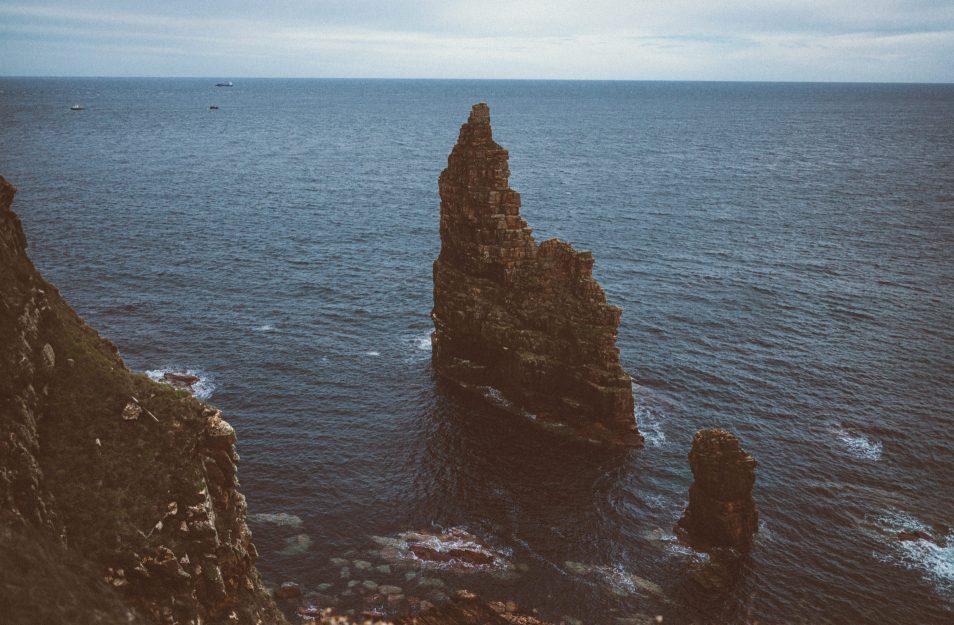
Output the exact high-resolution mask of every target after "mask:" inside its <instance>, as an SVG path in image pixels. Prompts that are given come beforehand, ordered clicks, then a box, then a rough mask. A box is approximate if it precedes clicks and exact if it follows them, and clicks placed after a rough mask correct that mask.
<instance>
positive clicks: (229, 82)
mask: <svg viewBox="0 0 954 625" xmlns="http://www.w3.org/2000/svg"><path fill="white" fill-rule="evenodd" d="M215 86H216V87H231V86H232V81H231V80H230V81H228V82H217V83H215Z"/></svg>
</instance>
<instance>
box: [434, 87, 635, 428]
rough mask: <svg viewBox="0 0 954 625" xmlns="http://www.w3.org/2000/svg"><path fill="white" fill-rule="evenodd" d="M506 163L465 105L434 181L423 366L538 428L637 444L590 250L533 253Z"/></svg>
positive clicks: (612, 322) (545, 248)
mask: <svg viewBox="0 0 954 625" xmlns="http://www.w3.org/2000/svg"><path fill="white" fill-rule="evenodd" d="M507 161H508V154H507V150H505V149H503V148H502V147H500V146H499V145H497V143H495V142H494V140H493V136H492V133H491V128H490V110H489V109H488V107H487V105H486V104H476V105H474V107H473V110H472V111H471V113H470V118H469V119H468V120H467V123H466V124H464V125H463V126H462V127H461V129H460V136H459V139H458V142H457V145H455V146H454V149H453V151H452V152H451V154H450V156H449V157H448V159H447V169H445V170H444V171H443V172H442V173H441V176H440V181H439V187H440V196H441V217H440V234H441V252H440V255H439V257H438V258H437V260H436V261H435V263H434V309H433V312H432V318H433V321H434V332H433V334H432V335H431V344H432V360H433V363H434V366H435V368H436V370H437V371H438V372H439V373H440V374H441V375H442V376H444V377H445V378H447V379H450V380H452V381H454V382H456V383H458V384H459V385H461V386H463V387H464V388H467V389H470V390H480V389H483V391H484V392H485V394H486V393H490V394H492V395H496V394H498V393H499V394H500V395H501V397H500V401H498V403H499V404H501V405H503V406H505V407H511V408H513V409H514V410H515V411H517V412H522V413H530V414H532V415H534V416H535V417H536V418H537V419H538V420H540V421H541V422H543V423H548V424H553V425H558V426H565V427H564V429H566V427H568V428H569V431H571V432H573V433H575V434H577V435H578V436H581V437H583V438H586V439H590V440H597V441H600V442H606V443H613V444H621V445H628V446H641V445H642V444H643V437H642V436H641V435H640V434H639V432H638V431H637V429H636V420H635V417H634V413H633V394H632V380H631V378H630V376H629V375H627V374H626V372H625V371H623V368H622V367H621V366H620V360H619V349H618V348H617V347H616V333H617V328H618V326H619V319H620V314H621V310H620V309H619V308H618V307H616V306H613V305H611V304H608V303H607V301H606V296H605V294H604V293H603V289H602V288H601V287H600V285H599V284H598V283H597V282H596V280H594V279H593V277H592V269H593V255H592V254H591V253H590V252H586V251H577V250H575V249H573V247H572V246H570V245H569V244H568V243H565V242H563V241H558V240H555V239H551V240H549V241H544V242H543V243H541V244H539V245H537V243H536V242H535V241H534V239H533V236H532V235H531V229H530V228H529V227H528V226H527V222H526V221H524V219H523V217H521V216H520V195H519V194H518V193H517V192H516V191H514V190H513V189H511V188H510V187H509V185H508V179H509V176H510V170H509V168H508V164H507ZM488 389H489V390H488Z"/></svg>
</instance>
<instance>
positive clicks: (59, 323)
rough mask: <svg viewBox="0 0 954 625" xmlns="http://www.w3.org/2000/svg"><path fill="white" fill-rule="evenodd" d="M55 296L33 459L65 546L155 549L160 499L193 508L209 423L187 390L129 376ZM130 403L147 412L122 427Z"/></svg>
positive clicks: (93, 551) (101, 554) (45, 331)
mask: <svg viewBox="0 0 954 625" xmlns="http://www.w3.org/2000/svg"><path fill="white" fill-rule="evenodd" d="M56 299H57V300H58V301H56V302H55V303H54V306H53V314H52V315H51V318H50V320H49V321H48V323H47V324H46V326H45V327H43V328H42V330H41V332H42V335H43V336H45V337H47V340H49V342H50V343H51V345H52V346H53V349H54V352H55V354H56V365H55V367H54V370H53V373H52V374H51V376H50V377H49V382H48V388H47V393H46V395H45V396H42V395H41V397H42V413H43V415H44V416H43V418H42V420H41V421H40V423H39V424H38V428H39V438H40V441H41V445H40V458H39V460H40V464H41V466H42V468H43V471H44V474H45V478H46V483H47V484H48V485H49V486H50V488H51V490H52V491H53V494H54V497H55V498H56V503H57V510H58V512H59V514H60V516H61V520H63V521H64V522H65V525H66V527H67V528H68V533H67V540H68V543H69V545H70V546H71V547H72V548H75V549H78V550H79V551H81V552H83V553H86V554H87V555H89V556H92V557H94V558H96V559H101V560H104V561H108V560H109V557H110V554H112V553H115V552H117V551H118V550H120V549H121V548H122V550H123V551H126V550H128V549H130V548H131V549H132V550H134V551H137V552H140V551H141V550H142V549H143V548H144V547H146V546H155V545H154V543H156V542H158V541H159V539H158V536H157V534H158V533H157V532H154V531H153V528H154V527H155V525H156V523H157V522H158V521H159V520H160V519H162V517H163V516H164V514H165V511H166V510H165V508H164V506H165V505H166V504H167V503H169V502H172V501H177V502H178V504H179V505H186V504H194V503H196V501H197V500H198V495H197V494H198V491H199V490H200V488H202V485H203V482H202V476H201V475H200V472H201V464H200V463H199V462H198V461H197V460H196V458H195V454H194V448H195V445H196V442H197V441H198V440H199V437H200V435H201V430H202V429H203V427H204V426H205V421H206V419H205V418H204V417H202V416H201V409H202V405H201V404H200V403H199V402H197V401H196V400H194V399H192V398H191V397H190V396H189V395H188V393H185V392H184V391H177V390H175V389H173V388H171V387H169V386H167V385H164V384H158V383H156V382H153V381H152V380H150V379H148V378H147V377H146V376H144V375H141V374H133V373H131V372H129V371H128V370H127V369H126V368H125V367H124V366H123V364H122V361H121V360H120V359H119V357H118V355H117V354H116V353H115V351H114V348H113V347H112V345H111V344H110V343H109V342H107V341H105V340H103V339H102V338H100V337H99V336H98V335H97V334H96V333H95V332H94V331H93V330H92V329H90V328H89V327H88V326H86V324H85V323H83V322H82V321H81V320H80V319H79V317H78V316H76V314H75V313H74V312H73V311H72V309H70V308H69V307H68V306H67V305H66V304H65V302H63V301H62V300H59V298H56ZM134 397H135V398H136V399H137V400H139V402H140V404H141V405H142V407H143V408H144V410H143V412H142V414H141V415H140V416H139V418H138V419H136V420H132V421H126V420H124V419H123V418H122V411H123V408H124V407H125V406H126V404H127V402H130V401H132V400H133V399H132V398H134ZM147 411H148V412H147ZM148 413H152V414H153V415H155V417H156V419H158V422H157V421H156V420H154V419H153V418H152V417H151V416H149V414H148ZM97 440H98V441H99V443H97Z"/></svg>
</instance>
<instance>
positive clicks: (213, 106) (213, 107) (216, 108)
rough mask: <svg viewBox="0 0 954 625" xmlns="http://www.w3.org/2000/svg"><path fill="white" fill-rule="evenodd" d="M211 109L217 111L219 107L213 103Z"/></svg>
mask: <svg viewBox="0 0 954 625" xmlns="http://www.w3.org/2000/svg"><path fill="white" fill-rule="evenodd" d="M209 110H210V111H217V110H219V107H217V106H216V105H214V104H213V105H212V106H210V107H209Z"/></svg>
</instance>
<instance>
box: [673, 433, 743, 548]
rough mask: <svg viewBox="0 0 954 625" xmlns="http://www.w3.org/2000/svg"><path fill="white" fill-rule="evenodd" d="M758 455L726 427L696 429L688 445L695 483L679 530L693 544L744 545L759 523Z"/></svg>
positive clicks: (711, 545) (737, 546)
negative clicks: (755, 492) (754, 492)
mask: <svg viewBox="0 0 954 625" xmlns="http://www.w3.org/2000/svg"><path fill="white" fill-rule="evenodd" d="M757 464H758V463H757V462H756V461H755V458H753V457H752V456H750V455H749V454H747V453H745V450H744V449H742V447H741V445H740V444H739V439H738V438H736V437H735V436H734V435H733V434H730V433H729V432H726V431H724V430H718V429H707V430H699V431H698V432H696V435H695V437H694V438H693V439H692V449H691V450H690V451H689V465H690V466H691V467H692V477H693V482H692V486H690V487H689V505H688V507H686V511H685V512H684V513H683V515H682V518H681V519H679V523H678V524H677V525H676V531H677V532H679V533H680V534H681V535H682V536H684V537H685V538H686V539H687V540H688V542H689V543H691V544H692V545H693V546H694V547H696V548H698V549H702V550H706V549H709V548H712V547H731V548H735V549H745V548H747V547H748V546H749V545H750V544H751V543H752V537H753V536H754V535H755V533H756V532H757V531H758V528H759V514H758V511H756V509H755V500H754V499H752V487H753V486H754V485H755V467H756V465H757Z"/></svg>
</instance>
